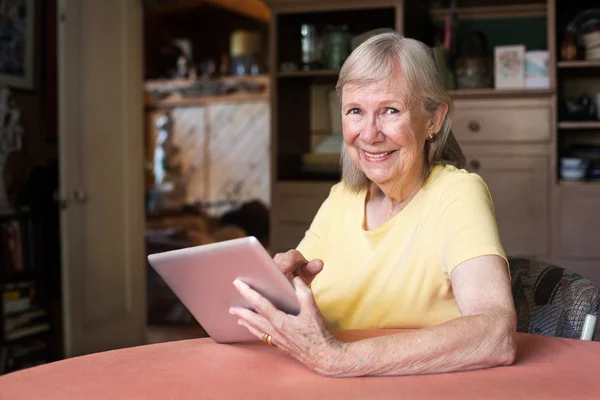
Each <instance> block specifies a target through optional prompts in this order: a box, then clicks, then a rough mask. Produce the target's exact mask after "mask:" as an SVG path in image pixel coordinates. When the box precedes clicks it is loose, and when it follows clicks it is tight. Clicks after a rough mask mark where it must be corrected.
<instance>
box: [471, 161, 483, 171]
mask: <svg viewBox="0 0 600 400" xmlns="http://www.w3.org/2000/svg"><path fill="white" fill-rule="evenodd" d="M469 167H471V170H473V171H479V168H481V162H479V160H471V161H469Z"/></svg>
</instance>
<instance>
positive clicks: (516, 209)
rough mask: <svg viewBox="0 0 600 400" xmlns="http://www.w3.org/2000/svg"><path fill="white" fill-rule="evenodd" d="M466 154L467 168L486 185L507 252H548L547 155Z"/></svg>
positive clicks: (539, 253) (537, 253)
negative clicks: (476, 174)
mask: <svg viewBox="0 0 600 400" xmlns="http://www.w3.org/2000/svg"><path fill="white" fill-rule="evenodd" d="M466 155H467V157H468V163H469V168H468V169H469V170H470V171H472V172H476V173H478V174H479V175H480V176H481V177H482V178H483V179H484V180H485V182H486V183H487V185H488V188H489V190H490V193H491V195H492V200H493V202H494V206H495V209H496V219H497V222H498V229H499V231H500V237H501V240H502V244H503V246H504V248H505V250H506V252H507V254H509V255H514V256H516V255H521V256H535V255H545V254H548V252H549V242H550V229H549V226H550V225H549V203H550V199H549V184H548V157H547V156H514V155H510V154H506V155H474V154H472V153H469V152H468V149H467V153H466Z"/></svg>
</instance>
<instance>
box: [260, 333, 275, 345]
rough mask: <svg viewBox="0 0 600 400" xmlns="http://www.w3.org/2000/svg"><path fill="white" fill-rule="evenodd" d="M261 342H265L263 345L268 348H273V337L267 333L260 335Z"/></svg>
mask: <svg viewBox="0 0 600 400" xmlns="http://www.w3.org/2000/svg"><path fill="white" fill-rule="evenodd" d="M262 341H263V342H265V344H266V345H268V346H273V337H272V336H271V335H269V334H268V333H263V334H262Z"/></svg>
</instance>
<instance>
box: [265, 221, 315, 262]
mask: <svg viewBox="0 0 600 400" xmlns="http://www.w3.org/2000/svg"><path fill="white" fill-rule="evenodd" d="M309 227H310V222H309V221H305V222H297V223H288V222H282V223H279V232H280V233H279V234H278V235H277V238H276V240H275V241H274V242H273V246H272V247H271V251H272V253H273V255H275V254H277V253H285V252H286V251H288V250H290V249H295V248H296V247H297V246H298V243H300V241H301V240H302V238H303V237H304V233H305V232H306V230H307V229H308V228H309Z"/></svg>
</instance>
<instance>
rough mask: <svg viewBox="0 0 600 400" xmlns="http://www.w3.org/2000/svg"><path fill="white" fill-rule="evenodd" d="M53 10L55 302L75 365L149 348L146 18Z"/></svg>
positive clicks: (107, 9) (75, 4)
mask: <svg viewBox="0 0 600 400" xmlns="http://www.w3.org/2000/svg"><path fill="white" fill-rule="evenodd" d="M59 8H60V9H59V14H60V15H62V16H63V17H64V18H61V19H60V22H59V27H58V30H59V35H58V36H59V42H58V49H59V57H58V58H59V60H58V61H59V73H60V77H59V107H58V109H59V110H60V114H59V126H60V138H61V140H60V143H59V145H60V173H61V176H60V192H61V197H62V198H63V199H64V200H65V202H66V207H65V208H63V209H62V210H61V227H62V229H61V242H62V263H61V264H62V271H61V272H62V283H63V285H62V293H61V294H62V304H63V316H64V323H63V328H64V329H63V332H64V344H65V356H66V357H72V356H76V355H81V354H86V353H92V352H97V351H103V350H108V349H114V348H121V347H127V346H135V345H140V344H143V343H144V341H145V339H144V336H145V326H146V314H147V310H146V296H145V288H146V281H145V265H146V264H145V260H144V208H143V203H142V202H143V196H144V175H143V140H142V138H143V116H142V107H143V97H142V93H143V88H142V76H141V75H142V65H141V61H142V54H141V53H142V52H141V43H142V41H141V37H140V35H141V32H142V29H141V27H142V24H141V22H142V10H141V3H140V2H139V1H135V0H127V1H124V0H107V1H78V0H64V1H61V2H59ZM84 43H85V45H84ZM108 82H109V83H108ZM77 193H79V195H77Z"/></svg>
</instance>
